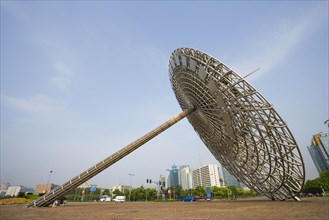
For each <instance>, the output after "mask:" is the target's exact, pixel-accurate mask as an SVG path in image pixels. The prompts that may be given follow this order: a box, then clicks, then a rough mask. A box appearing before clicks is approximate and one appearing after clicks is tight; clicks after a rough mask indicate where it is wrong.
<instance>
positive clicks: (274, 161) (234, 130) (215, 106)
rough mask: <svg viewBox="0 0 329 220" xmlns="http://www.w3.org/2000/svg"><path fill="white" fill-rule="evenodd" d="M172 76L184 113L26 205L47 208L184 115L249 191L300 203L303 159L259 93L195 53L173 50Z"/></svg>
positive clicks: (273, 111)
mask: <svg viewBox="0 0 329 220" xmlns="http://www.w3.org/2000/svg"><path fill="white" fill-rule="evenodd" d="M169 72H170V74H169V75H170V81H171V83H172V86H173V90H174V92H175V94H176V98H177V100H178V102H179V104H180V106H181V108H182V109H183V112H181V113H180V114H178V115H177V116H175V117H173V118H172V119H170V120H168V121H167V122H165V123H163V124H162V125H160V126H159V127H157V128H155V129H154V130H152V131H150V132H149V133H147V134H145V135H144V136H142V137H140V138H138V139H137V140H135V141H133V142H132V143H130V144H128V145H127V146H125V147H124V148H122V149H120V150H119V151H117V152H115V153H113V154H112V155H110V156H109V157H107V158H105V159H104V160H102V161H100V162H99V163H97V164H95V165H94V166H92V167H90V168H89V169H87V170H86V171H84V172H82V173H80V174H79V175H77V176H76V177H73V178H72V179H70V180H68V181H67V182H65V183H64V184H63V185H61V186H58V187H56V188H55V189H53V190H51V191H50V192H48V193H47V194H45V195H44V196H42V197H40V198H38V199H37V200H35V201H34V202H32V203H30V204H28V205H27V207H42V206H49V205H50V204H52V203H53V202H54V201H55V200H56V199H57V198H59V197H60V196H62V195H65V194H66V193H67V192H69V191H70V190H72V189H74V188H75V187H77V186H79V185H81V184H82V183H84V182H86V181H88V180H89V179H90V178H92V177H94V176H95V175H97V174H98V173H100V172H102V171H103V170H105V169H106V168H108V167H110V166H111V165H113V164H114V163H116V162H117V161H119V160H121V159H122V158H124V157H125V156H127V155H128V154H130V153H132V152H133V151H135V150H136V149H138V148H139V147H140V146H142V145H143V144H145V143H146V142H148V141H149V140H151V139H153V138H154V137H156V136H157V135H159V134H160V133H161V132H163V131H165V130H166V129H168V128H169V127H171V126H172V125H174V124H175V123H177V122H178V121H180V120H182V119H183V118H185V117H187V118H188V120H189V121H190V123H191V124H192V126H193V127H194V129H195V131H196V132H197V133H198V134H199V136H200V138H201V139H202V141H203V142H204V143H205V145H206V146H207V147H208V149H209V150H210V151H211V153H212V154H213V155H214V156H215V158H216V159H217V160H218V161H219V162H220V163H221V164H222V165H223V166H224V167H225V168H226V169H227V170H229V171H230V172H231V174H233V175H234V176H236V177H237V178H239V180H240V181H242V182H244V183H245V184H246V185H247V186H248V187H250V188H252V189H255V190H256V191H258V192H259V193H262V194H264V195H266V196H267V197H269V198H271V199H279V200H284V199H288V198H295V199H297V200H298V198H297V197H296V195H297V193H298V192H300V190H301V189H302V186H303V184H304V163H303V159H302V157H301V154H300V152H299V149H298V146H297V144H296V141H295V140H294V138H293V136H292V134H291V133H290V131H289V129H288V127H287V125H286V124H285V123H284V121H283V120H282V119H281V118H280V116H279V115H278V113H277V112H276V111H275V110H274V109H273V107H272V106H271V105H270V104H269V103H268V102H267V101H266V99H265V98H264V97H263V96H262V95H261V94H260V93H259V92H257V91H256V90H255V89H254V88H253V87H252V86H251V85H250V84H248V83H247V82H246V81H245V80H244V79H243V78H241V77H240V76H239V75H238V74H236V73H235V72H234V71H233V70H231V69H229V68H228V67H227V66H225V65H224V64H223V63H221V62H219V61H218V60H216V59H214V58H213V57H211V56H209V55H207V54H205V53H203V52H201V51H198V50H195V49H190V48H180V49H177V50H175V51H174V52H173V54H172V55H171V57H170V60H169Z"/></svg>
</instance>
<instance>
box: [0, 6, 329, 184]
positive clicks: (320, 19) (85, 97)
mask: <svg viewBox="0 0 329 220" xmlns="http://www.w3.org/2000/svg"><path fill="white" fill-rule="evenodd" d="M328 26H329V25H328V1H278V2H276V1H266V2H261V1H247V2H244V1H233V2H229V1H219V2H215V1H206V2H204V1H202V2H201V1H190V2H185V1H179V2H173V1H169V2H165V1H161V2H150V1H138V2H135V1H128V2H124V1H117V2H116V1H96V2H94V1H69V2H64V1H51V2H48V1H47V2H46V1H27V2H23V1H1V182H9V183H11V184H12V185H15V184H20V185H25V186H30V187H34V186H35V184H37V183H44V182H46V181H47V179H48V175H49V171H50V170H53V171H54V172H53V174H52V176H51V182H53V183H56V184H62V183H64V182H65V181H67V180H69V179H70V178H72V177H74V176H76V175H77V174H79V173H80V172H82V171H84V170H86V169H87V168H89V167H90V166H92V165H94V164H95V163H97V162H99V161H100V160H102V159H104V158H105V157H107V156H109V155H110V154H112V153H114V152H115V151H117V150H119V149H120V148H122V147H123V146H125V145H127V144H129V143H130V142H132V141H134V140H135V139H136V138H138V137H140V136H141V135H144V134H145V133H146V132H148V131H150V130H152V129H154V128H155V127H157V126H158V125H160V124H161V123H163V122H165V121H167V120H168V119H170V118H171V117H172V116H175V115H176V114H178V113H180V111H181V110H180V107H179V105H178V103H177V101H176V99H175V96H174V93H173V91H172V89H171V85H170V82H169V77H168V66H167V65H168V60H169V57H170V54H171V53H172V52H173V51H174V50H175V49H176V48H179V47H193V48H196V49H199V50H202V51H204V52H206V53H208V54H210V55H212V56H214V57H216V58H217V59H219V60H221V61H222V62H224V63H225V64H227V65H228V66H229V67H231V68H232V69H234V70H236V71H237V72H238V73H239V74H240V75H242V76H244V75H246V74H248V73H249V72H251V71H253V70H255V69H257V68H260V70H259V71H257V72H256V73H254V74H253V75H251V76H250V77H248V78H247V81H249V82H250V83H251V84H252V85H253V86H254V87H255V88H256V89H257V90H258V91H259V92H260V93H262V94H263V95H264V96H265V97H266V99H267V100H268V101H269V102H270V103H272V104H273V105H274V107H275V109H276V110H277V111H278V113H279V114H280V115H281V116H282V117H283V119H284V120H285V121H286V123H287V124H288V126H289V128H290V130H291V131H292V133H293V135H294V137H295V139H296V140H297V142H298V144H299V147H300V149H301V152H302V155H303V158H304V161H305V164H306V177H307V178H315V177H317V176H318V173H317V171H316V169H315V167H314V165H313V162H312V161H311V158H310V156H309V154H308V152H307V149H306V146H308V145H309V144H310V140H311V138H312V135H313V134H316V133H319V132H328V127H326V126H325V125H324V121H325V120H327V119H328V118H329V115H328V114H329V113H328V112H329V109H328V100H329V97H328V93H329V92H328ZM204 163H216V164H217V161H216V160H215V159H214V157H213V156H212V155H211V153H210V152H209V151H208V149H207V148H206V147H205V146H204V145H203V143H202V142H201V141H200V140H199V138H198V136H197V135H196V134H195V132H194V130H193V128H192V126H191V125H190V124H189V123H188V122H187V120H186V119H184V120H183V121H181V122H180V123H178V124H176V125H175V126H173V127H171V128H170V129H169V130H167V131H165V132H164V133H162V134H160V135H159V136H158V137H156V138H155V139H153V140H151V141H150V142H148V143H147V144H145V145H144V146H143V147H141V148H140V149H138V150H137V151H135V152H133V153H132V154H130V155H129V156H127V157H126V158H124V159H122V160H121V161H119V162H117V163H116V164H115V165H113V166H112V167H110V168H108V169H107V170H105V171H103V172H102V173H101V174H99V175H98V176H96V177H94V178H93V179H91V180H89V181H88V182H89V183H94V184H98V185H99V186H101V187H112V186H113V185H114V184H116V183H121V184H130V176H129V175H128V174H129V173H131V172H132V173H134V174H135V176H134V177H133V178H132V185H133V186H134V187H137V186H140V185H146V182H145V181H146V179H147V178H151V179H157V178H158V177H159V175H167V171H166V169H168V168H170V167H171V165H173V164H177V165H183V164H188V165H190V166H191V167H192V168H197V167H198V166H199V165H200V164H204Z"/></svg>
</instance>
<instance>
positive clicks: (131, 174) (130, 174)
mask: <svg viewBox="0 0 329 220" xmlns="http://www.w3.org/2000/svg"><path fill="white" fill-rule="evenodd" d="M128 175H129V176H130V192H129V202H130V198H131V190H132V186H131V182H132V177H133V176H135V174H134V173H132V172H131V173H128Z"/></svg>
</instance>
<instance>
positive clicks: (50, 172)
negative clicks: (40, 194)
mask: <svg viewBox="0 0 329 220" xmlns="http://www.w3.org/2000/svg"><path fill="white" fill-rule="evenodd" d="M53 172H54V171H52V170H50V171H49V176H48V180H47V184H46V187H45V194H46V193H47V192H48V191H47V188H48V185H49V181H50V177H51V174H52V173H53ZM49 190H51V186H50V189H49Z"/></svg>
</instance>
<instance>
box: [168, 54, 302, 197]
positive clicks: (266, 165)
mask: <svg viewBox="0 0 329 220" xmlns="http://www.w3.org/2000/svg"><path fill="white" fill-rule="evenodd" d="M169 72H170V81H171V83H172V87H173V90H174V92H175V95H176V98H177V100H178V102H179V104H180V106H181V108H182V109H183V110H185V109H189V108H195V111H194V112H192V113H191V114H190V115H189V116H187V118H188V120H189V122H190V123H191V124H192V126H193V127H194V130H195V131H196V132H197V133H198V134H199V136H200V138H201V139H202V141H203V142H204V144H205V145H206V146H207V148H208V149H209V150H210V152H211V153H212V154H213V155H214V157H215V158H216V159H217V160H218V161H219V162H220V163H221V164H222V165H223V166H224V167H225V168H226V169H227V170H228V171H229V172H230V173H231V174H232V175H234V176H236V177H237V178H238V179H239V180H240V181H242V182H243V183H244V184H246V185H247V186H248V187H249V188H252V189H255V190H256V191H257V192H259V193H261V194H264V195H266V196H267V197H268V198H271V199H273V200H276V199H278V200H285V199H288V198H295V199H297V200H298V197H296V195H297V194H298V193H299V192H300V191H301V189H302V187H303V184H304V173H305V172H304V163H303V159H302V156H301V153H300V151H299V149H298V146H297V143H296V141H295V139H294V137H293V136H292V134H291V132H290V131H289V128H288V126H287V125H286V123H285V122H284V121H283V120H282V118H281V117H280V116H279V114H278V113H277V112H276V111H275V109H274V108H273V106H272V105H271V104H270V103H269V102H268V101H267V100H266V99H265V98H264V97H263V96H262V95H261V94H260V93H259V92H258V91H257V90H256V89H255V88H253V87H252V86H251V85H250V84H249V83H248V82H246V81H245V80H244V79H243V78H242V77H241V76H239V75H238V74H237V73H236V72H234V71H233V70H232V69H230V68H228V67H227V66H226V65H224V64H223V63H222V62H220V61H218V60H216V59H215V58H213V57H211V56H209V55H208V54H206V53H204V52H201V51H199V50H195V49H191V48H179V49H177V50H175V51H174V52H173V53H172V55H171V57H170V61H169Z"/></svg>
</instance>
